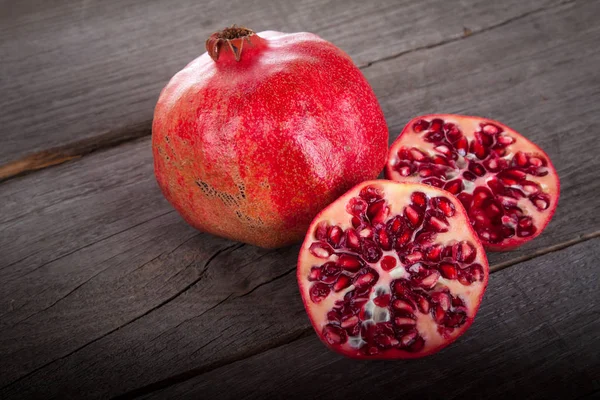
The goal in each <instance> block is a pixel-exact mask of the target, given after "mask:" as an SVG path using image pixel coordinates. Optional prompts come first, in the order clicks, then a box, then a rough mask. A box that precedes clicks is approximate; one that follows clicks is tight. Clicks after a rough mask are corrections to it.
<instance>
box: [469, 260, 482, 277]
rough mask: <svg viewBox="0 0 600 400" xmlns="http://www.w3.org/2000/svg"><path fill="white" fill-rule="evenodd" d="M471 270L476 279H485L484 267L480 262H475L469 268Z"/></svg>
mask: <svg viewBox="0 0 600 400" xmlns="http://www.w3.org/2000/svg"><path fill="white" fill-rule="evenodd" d="M469 272H470V274H471V276H472V277H473V279H474V281H482V280H483V267H482V266H481V265H479V264H473V265H471V267H470V268H469Z"/></svg>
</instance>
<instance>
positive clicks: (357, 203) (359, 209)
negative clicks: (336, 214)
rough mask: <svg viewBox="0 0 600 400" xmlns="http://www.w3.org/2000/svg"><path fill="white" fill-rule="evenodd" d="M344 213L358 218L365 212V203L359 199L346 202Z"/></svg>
mask: <svg viewBox="0 0 600 400" xmlns="http://www.w3.org/2000/svg"><path fill="white" fill-rule="evenodd" d="M346 211H347V212H348V213H349V214H351V215H354V216H355V217H360V216H361V215H363V214H364V213H365V211H367V202H366V201H364V200H363V199H361V198H360V197H353V198H351V199H350V201H349V202H348V205H347V206H346Z"/></svg>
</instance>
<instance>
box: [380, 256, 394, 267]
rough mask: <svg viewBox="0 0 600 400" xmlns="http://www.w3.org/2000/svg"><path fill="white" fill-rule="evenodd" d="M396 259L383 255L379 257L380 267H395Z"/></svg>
mask: <svg viewBox="0 0 600 400" xmlns="http://www.w3.org/2000/svg"><path fill="white" fill-rule="evenodd" d="M396 264H397V261H396V259H395V258H394V257H392V256H385V257H383V258H382V259H381V269H383V270H384V271H390V270H392V269H394V268H395V267H396Z"/></svg>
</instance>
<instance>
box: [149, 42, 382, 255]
mask: <svg viewBox="0 0 600 400" xmlns="http://www.w3.org/2000/svg"><path fill="white" fill-rule="evenodd" d="M242 41H243V43H244V44H243V49H242V50H243V51H241V52H240V53H238V58H239V61H237V60H236V57H235V55H234V53H233V52H232V51H231V47H226V46H224V47H222V48H221V49H220V51H219V52H218V53H217V58H218V59H217V60H216V61H215V60H213V58H211V55H212V56H213V57H214V54H211V55H209V53H205V54H203V55H202V56H200V57H199V58H197V59H196V60H194V61H192V62H191V63H190V64H189V65H187V66H186V67H185V68H184V69H183V70H182V71H180V72H179V73H177V74H176V75H175V76H174V77H173V78H172V79H171V81H170V82H169V83H168V84H167V86H166V87H165V88H164V89H163V91H162V93H161V95H160V98H159V100H158V103H157V105H156V109H155V113H154V121H153V126H152V149H153V155H154V170H155V175H156V179H157V181H158V184H159V186H160V188H161V190H162V192H163V194H164V195H165V197H166V198H167V200H168V201H169V202H170V203H171V204H172V205H173V206H174V207H175V209H176V210H177V211H178V212H179V213H180V214H181V215H182V216H183V218H184V219H185V220H186V221H187V222H188V223H189V224H190V225H192V226H193V227H195V228H197V229H199V230H202V231H205V232H209V233H212V234H215V235H218V236H222V237H226V238H229V239H233V240H237V241H241V242H245V243H250V244H253V245H257V246H260V247H266V248H277V247H282V246H285V245H289V244H292V243H295V242H298V241H300V240H301V239H302V238H303V237H304V235H305V233H306V229H307V227H308V225H309V223H310V221H311V220H312V218H313V217H314V216H315V215H316V214H317V213H318V212H319V211H320V210H321V209H322V208H324V207H325V206H326V205H327V204H329V203H330V202H332V201H333V200H335V199H336V198H337V197H339V196H340V195H341V194H342V193H344V192H346V191H347V190H348V189H349V188H351V187H353V186H354V185H356V184H357V183H359V182H362V181H364V180H368V179H373V178H375V177H376V176H377V175H378V174H379V172H380V171H381V170H382V169H383V166H384V164H385V161H386V155H387V145H388V130H387V126H386V123H385V119H384V116H383V112H382V111H381V108H380V106H379V104H378V102H377V99H376V97H375V95H374V93H373V91H372V89H371V87H370V85H369V84H368V82H367V81H366V79H365V78H364V76H363V75H362V73H361V72H360V70H359V69H358V68H357V67H356V66H355V65H354V64H353V62H352V60H351V59H350V57H349V56H348V55H346V54H345V53H344V52H343V51H342V50H340V49H339V48H337V47H335V46H334V45H333V44H331V43H329V42H327V41H325V40H323V39H321V38H319V37H318V36H316V35H314V34H310V33H292V34H286V33H280V32H273V31H267V32H260V33H258V34H254V33H252V35H251V36H248V37H245V38H243V39H242ZM238 43H239V42H238ZM235 48H236V50H237V47H235Z"/></svg>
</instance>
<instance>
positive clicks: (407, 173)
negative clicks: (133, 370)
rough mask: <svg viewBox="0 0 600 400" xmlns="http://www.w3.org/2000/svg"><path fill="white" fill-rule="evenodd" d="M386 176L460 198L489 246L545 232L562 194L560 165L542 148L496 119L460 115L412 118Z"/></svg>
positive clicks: (508, 246) (506, 246) (510, 243)
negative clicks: (442, 190)
mask: <svg viewBox="0 0 600 400" xmlns="http://www.w3.org/2000/svg"><path fill="white" fill-rule="evenodd" d="M385 174H386V177H387V178H388V179H391V180H394V181H398V182H422V183H425V184H428V185H431V186H435V187H439V188H443V189H445V190H447V191H449V192H450V193H452V194H454V195H456V196H457V197H458V199H459V200H460V201H461V202H462V204H463V206H464V207H465V209H466V210H467V212H468V214H469V219H470V221H471V224H472V225H473V228H474V229H475V231H476V232H477V234H478V235H479V238H480V239H481V241H482V243H483V245H484V246H485V247H486V248H488V249H490V250H507V249H511V248H515V247H518V246H520V245H522V244H523V243H525V242H528V241H529V240H531V239H533V238H535V237H536V236H538V235H539V234H540V233H541V232H542V231H543V230H544V228H545V227H546V225H547V224H548V222H550V219H552V215H553V214H554V210H555V209H556V205H557V204H558V197H559V194H560V185H559V181H558V175H557V173H556V170H555V169H554V166H553V165H552V162H550V158H549V157H548V155H547V154H546V153H544V152H543V151H542V150H541V149H540V148H539V147H538V146H536V145H535V144H534V143H532V142H531V141H529V140H527V139H525V138H524V137H523V136H521V135H520V134H519V133H517V132H515V131H514V130H512V129H510V128H509V127H507V126H506V125H503V124H501V123H499V122H497V121H493V120H490V119H485V118H478V117H466V116H461V115H450V114H446V115H441V114H440V115H437V114H436V115H426V116H421V117H417V118H415V119H413V120H412V121H410V122H409V123H408V125H406V127H405V128H404V130H403V131H402V133H400V136H399V137H398V139H396V141H395V142H394V144H392V146H391V148H390V153H389V156H388V161H387V165H386V168H385Z"/></svg>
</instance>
